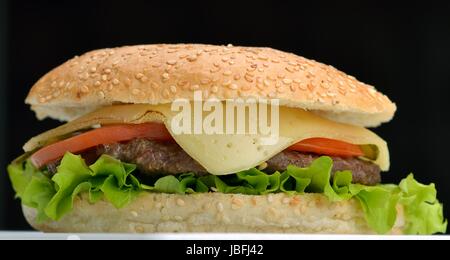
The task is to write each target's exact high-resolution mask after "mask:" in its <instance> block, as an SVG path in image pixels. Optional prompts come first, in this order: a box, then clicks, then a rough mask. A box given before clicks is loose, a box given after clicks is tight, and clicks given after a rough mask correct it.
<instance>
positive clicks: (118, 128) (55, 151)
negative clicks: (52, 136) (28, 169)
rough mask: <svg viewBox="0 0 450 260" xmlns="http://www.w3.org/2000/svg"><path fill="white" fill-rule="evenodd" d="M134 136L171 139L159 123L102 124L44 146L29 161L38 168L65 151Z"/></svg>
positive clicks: (81, 149) (80, 149)
mask: <svg viewBox="0 0 450 260" xmlns="http://www.w3.org/2000/svg"><path fill="white" fill-rule="evenodd" d="M134 138H148V139H151V140H160V141H167V140H172V136H171V135H170V133H169V131H167V129H166V127H165V125H164V124H161V123H143V124H135V125H133V124H127V125H111V126H104V127H100V128H97V129H94V130H91V131H88V132H85V133H82V134H80V135H77V136H74V137H71V138H68V139H65V140H62V141H59V142H57V143H54V144H50V145H48V146H45V147H43V148H41V149H40V150H38V151H37V152H35V153H34V154H33V155H32V156H31V162H32V163H33V165H34V166H36V167H37V168H40V167H42V166H44V165H46V164H47V163H49V162H51V161H54V160H57V159H59V158H61V157H62V156H63V155H64V154H65V153H66V152H71V153H78V152H81V151H84V150H86V149H89V148H92V147H95V146H97V145H101V144H109V143H116V142H122V141H127V140H131V139H134Z"/></svg>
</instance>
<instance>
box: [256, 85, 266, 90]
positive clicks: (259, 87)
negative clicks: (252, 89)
mask: <svg viewBox="0 0 450 260" xmlns="http://www.w3.org/2000/svg"><path fill="white" fill-rule="evenodd" d="M256 87H257V88H258V89H259V90H264V89H265V87H264V86H263V85H262V84H256Z"/></svg>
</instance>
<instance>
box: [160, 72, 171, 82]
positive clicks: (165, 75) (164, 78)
mask: <svg viewBox="0 0 450 260" xmlns="http://www.w3.org/2000/svg"><path fill="white" fill-rule="evenodd" d="M162 78H163V81H165V80H168V79H169V74H168V73H163V74H162Z"/></svg>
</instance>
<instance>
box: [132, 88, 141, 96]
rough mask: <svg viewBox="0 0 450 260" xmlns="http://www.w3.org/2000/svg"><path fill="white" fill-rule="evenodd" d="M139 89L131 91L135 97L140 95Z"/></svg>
mask: <svg viewBox="0 0 450 260" xmlns="http://www.w3.org/2000/svg"><path fill="white" fill-rule="evenodd" d="M139 92H140V91H139V89H137V88H134V89H133V90H131V93H132V94H133V95H138V94H139Z"/></svg>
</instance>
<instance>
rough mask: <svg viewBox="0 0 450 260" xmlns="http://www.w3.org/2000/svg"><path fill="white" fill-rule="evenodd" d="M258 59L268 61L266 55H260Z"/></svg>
mask: <svg viewBox="0 0 450 260" xmlns="http://www.w3.org/2000/svg"><path fill="white" fill-rule="evenodd" d="M258 59H260V60H267V59H268V57H267V56H266V55H264V54H259V55H258Z"/></svg>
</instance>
